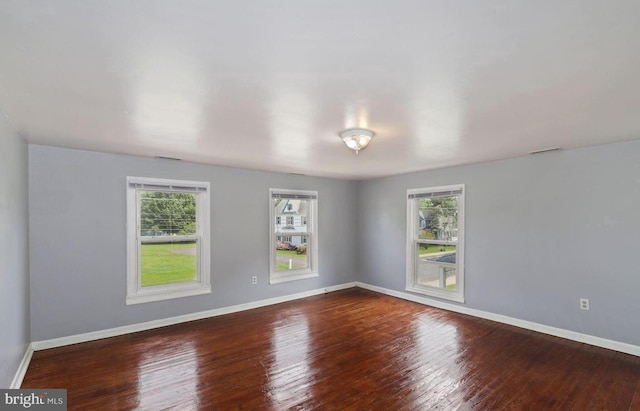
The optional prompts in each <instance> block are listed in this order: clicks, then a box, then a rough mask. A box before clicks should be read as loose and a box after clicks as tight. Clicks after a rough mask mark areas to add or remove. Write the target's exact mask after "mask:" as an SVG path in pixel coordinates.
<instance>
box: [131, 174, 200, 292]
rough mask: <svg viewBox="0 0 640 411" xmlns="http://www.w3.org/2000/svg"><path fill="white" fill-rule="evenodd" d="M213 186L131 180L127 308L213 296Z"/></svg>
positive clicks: (134, 178) (156, 180) (140, 178)
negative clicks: (210, 204) (211, 198)
mask: <svg viewBox="0 0 640 411" xmlns="http://www.w3.org/2000/svg"><path fill="white" fill-rule="evenodd" d="M209 250H210V245H209V183H208V182H200V181H180V180H165V179H152V178H142V177H127V299H126V303H127V304H139V303H145V302H150V301H159V300H166V299H170V298H178V297H186V296H190V295H198V294H206V293H210V292H211V285H210V272H209V265H210V264H209V259H210V256H209V255H210V251H209Z"/></svg>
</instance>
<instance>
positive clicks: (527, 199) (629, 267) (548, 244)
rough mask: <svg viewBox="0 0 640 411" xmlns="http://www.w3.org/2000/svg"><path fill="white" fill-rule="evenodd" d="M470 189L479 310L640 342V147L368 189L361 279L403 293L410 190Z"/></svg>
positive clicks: (393, 181) (470, 273) (473, 295)
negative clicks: (585, 305) (585, 302)
mask: <svg viewBox="0 0 640 411" xmlns="http://www.w3.org/2000/svg"><path fill="white" fill-rule="evenodd" d="M460 183H463V184H466V207H465V218H466V244H465V245H466V248H465V253H466V256H465V273H466V274H465V275H466V284H465V285H466V305H467V306H468V307H471V308H476V309H480V310H484V311H488V312H492V313H498V314H503V315H507V316H510V317H515V318H519V319H523V320H528V321H533V322H536V323H541V324H546V325H549V326H553V327H559V328H564V329H568V330H573V331H577V332H581V333H586V334H590V335H594V336H599V337H603V338H608V339H612V340H616V341H621V342H626V343H630V344H636V345H640V320H639V319H638V313H640V298H638V295H639V294H640V264H639V263H638V260H637V259H638V257H639V256H640V205H639V204H640V141H635V142H629V143H619V144H612V145H606V146H599V147H592V148H586V149H579V150H569V151H560V152H552V153H547V154H540V155H535V156H528V157H522V158H517V159H511V160H505V161H498V162H492V163H484V164H477V165H469V166H462V167H455V168H448V169H441V170H436V171H428V172H419V173H413V174H407V175H401V176H394V177H387V178H381V179H375V180H369V181H363V182H360V183H359V185H358V199H357V203H358V210H359V212H358V252H357V255H358V270H359V274H358V275H359V277H358V279H359V281H362V282H365V283H369V284H373V285H377V286H381V287H386V288H389V289H392V290H397V291H404V289H405V269H406V264H405V245H406V242H405V235H406V234H405V231H406V190H407V189H410V188H422V187H431V186H439V185H449V184H460ZM581 297H584V298H589V299H590V300H591V311H581V310H580V309H579V308H578V300H579V298H581Z"/></svg>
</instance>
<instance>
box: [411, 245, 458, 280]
mask: <svg viewBox="0 0 640 411" xmlns="http://www.w3.org/2000/svg"><path fill="white" fill-rule="evenodd" d="M417 255H418V258H417V264H416V283H417V285H421V286H427V287H436V288H443V289H448V290H452V291H455V290H456V286H457V269H456V268H457V263H456V259H457V250H456V246H455V245H439V244H418V245H417Z"/></svg>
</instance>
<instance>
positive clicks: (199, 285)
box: [126, 177, 211, 305]
mask: <svg viewBox="0 0 640 411" xmlns="http://www.w3.org/2000/svg"><path fill="white" fill-rule="evenodd" d="M133 185H139V186H140V188H136V187H133ZM145 186H147V187H145ZM153 186H155V187H156V188H153ZM157 187H163V188H162V189H159V188H157ZM140 189H143V190H146V191H149V190H153V189H156V190H158V191H175V192H196V190H197V193H198V195H196V232H197V233H198V235H196V236H193V238H194V239H196V238H197V239H198V240H199V241H198V242H197V243H196V244H198V246H197V247H198V251H197V254H196V255H197V264H196V267H197V273H196V274H197V275H196V278H197V280H196V281H190V282H184V283H175V284H163V285H156V286H149V287H142V286H141V276H140V248H139V246H140V239H139V238H138V234H139V232H140V230H139V225H140V213H139V211H140V208H139V193H140ZM190 189H191V190H190ZM209 204H210V185H209V182H208V181H186V180H169V179H163V178H147V177H127V297H126V304H127V305H132V304H142V303H147V302H152V301H161V300H168V299H172V298H181V297H188V296H192V295H201V294H210V293H211V271H210V266H211V241H210V226H211V225H210V222H209V221H210V207H209ZM148 241H151V242H153V239H150V240H148Z"/></svg>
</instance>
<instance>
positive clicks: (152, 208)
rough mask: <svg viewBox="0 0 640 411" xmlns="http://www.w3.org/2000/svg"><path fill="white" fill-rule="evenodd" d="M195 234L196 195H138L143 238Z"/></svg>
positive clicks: (171, 193) (143, 192)
mask: <svg viewBox="0 0 640 411" xmlns="http://www.w3.org/2000/svg"><path fill="white" fill-rule="evenodd" d="M195 233H196V194H193V193H173V192H164V191H142V192H141V193H140V234H141V235H142V236H143V237H149V236H163V235H189V234H195Z"/></svg>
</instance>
